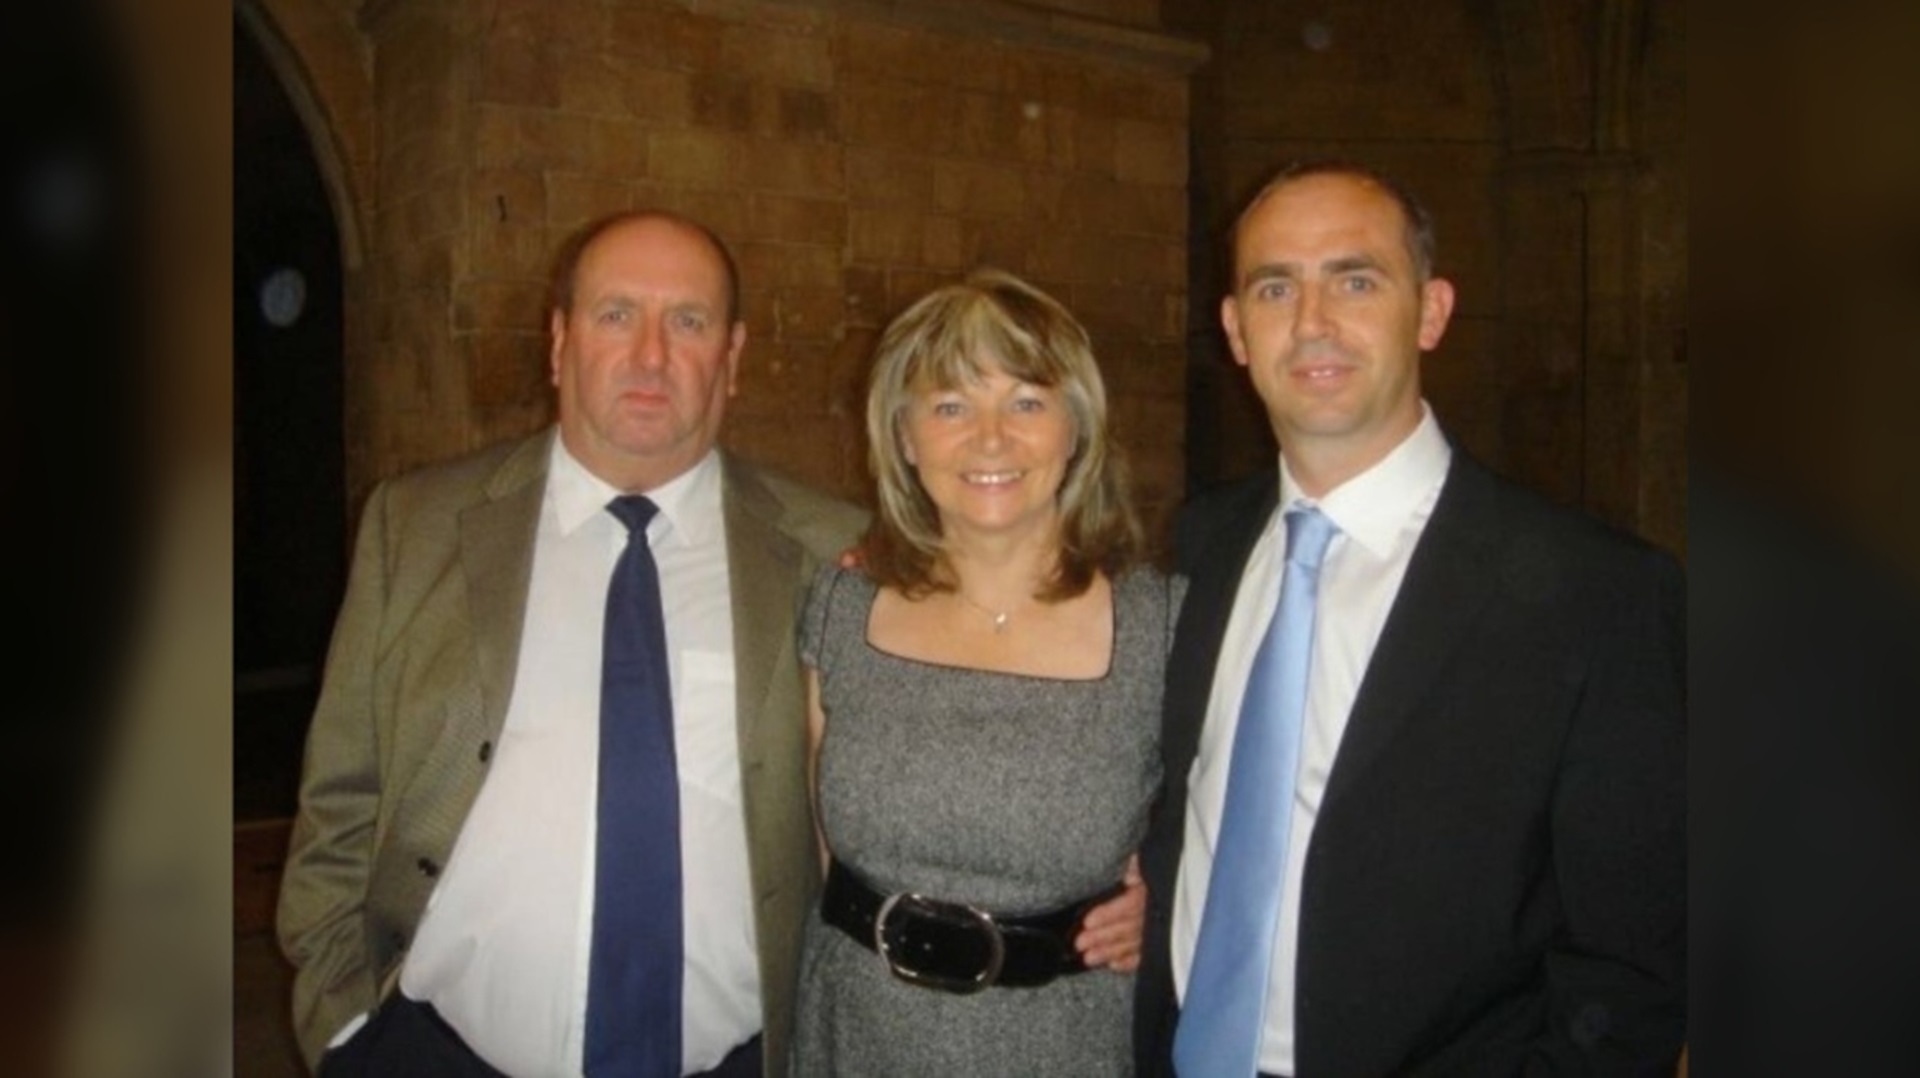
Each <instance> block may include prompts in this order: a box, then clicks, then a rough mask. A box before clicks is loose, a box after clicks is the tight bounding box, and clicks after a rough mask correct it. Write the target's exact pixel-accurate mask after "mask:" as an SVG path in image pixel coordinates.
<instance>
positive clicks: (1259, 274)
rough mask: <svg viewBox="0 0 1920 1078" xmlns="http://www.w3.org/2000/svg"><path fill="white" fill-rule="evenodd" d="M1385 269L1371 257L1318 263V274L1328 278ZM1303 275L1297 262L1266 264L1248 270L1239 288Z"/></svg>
mask: <svg viewBox="0 0 1920 1078" xmlns="http://www.w3.org/2000/svg"><path fill="white" fill-rule="evenodd" d="M1385 269H1386V267H1385V266H1384V265H1383V264H1382V263H1381V261H1380V260H1379V259H1377V258H1375V257H1373V256H1372V255H1341V256H1339V257H1338V258H1329V259H1327V260H1326V261H1325V262H1322V263H1320V272H1321V273H1322V274H1325V275H1326V276H1328V277H1335V276H1338V275H1340V274H1342V273H1354V272H1357V271H1361V270H1374V271H1382V272H1384V271H1385ZM1301 276H1303V273H1302V271H1301V267H1300V263H1298V262H1266V263H1263V264H1261V265H1258V266H1255V267H1253V268H1252V269H1250V270H1248V271H1247V272H1246V273H1245V274H1243V275H1242V276H1241V278H1240V286H1241V287H1242V288H1245V287H1247V286H1249V285H1254V284H1258V283H1259V282H1261V281H1272V280H1297V279H1299V278H1300V277H1301Z"/></svg>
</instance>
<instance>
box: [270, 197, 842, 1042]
mask: <svg viewBox="0 0 1920 1078" xmlns="http://www.w3.org/2000/svg"><path fill="white" fill-rule="evenodd" d="M551 333H552V353H551V361H552V375H553V381H554V384H555V385H556V387H557V388H558V390H559V424H558V426H557V429H555V430H550V431H546V432H543V433H541V434H538V435H536V436H534V437H531V438H528V439H525V440H523V441H519V442H516V443H513V444H509V445H504V446H499V447H496V448H493V449H490V450H486V451H483V452H481V453H479V454H476V455H474V456H470V457H467V458H465V459H462V460H459V461H455V462H452V463H449V464H442V465H439V466H436V467H431V468H428V469H424V470H422V471H419V472H416V473H413V474H410V475H407V476H403V477H401V478H399V479H396V480H393V481H390V482H388V483H385V484H383V485H382V486H381V487H380V488H379V489H378V490H377V491H376V492H375V493H374V495H373V496H372V498H371V499H370V500H369V502H368V505H367V509H366V512H365V515H364V520H363V522H362V526H361V530H360V537H359V545H358V549H357V550H356V552H355V557H354V568H353V573H352V577H351V580H350V583H349V585H348V589H347V595H346V599H345V602H344V604H343V606H342V610H341V613H340V617H339V622H338V625H337V627H336V629H335V635H334V641H333V647H332V651H331V654H330V656H329V658H328V663H327V674H326V680H325V685H324V687H323V691H322V694H321V699H320V703H319V706H318V708H317V710H316V712H315V714H314V718H313V725H312V731H311V734H310V735H309V740H308V747H307V759H306V769H305V775H304V778H303V782H302V789H301V808H300V814H299V818H298V819H297V821H296V823H295V827H294V833H293V840H292V848H291V851H290V853H289V856H288V862H287V870H286V877H285V883H284V885H283V890H282V896H281V904H280V914H279V930H280V935H281V940H282V944H283V947H284V948H285V950H286V953H287V955H288V956H289V958H290V959H291V960H292V962H293V964H294V965H295V967H296V969H297V972H296V976H295V985H294V996H295V1000H294V1007H295V1025H296V1028H297V1032H298V1034H299V1038H300V1042H301V1046H302V1048H303V1049H304V1052H305V1054H306V1056H307V1059H308V1061H309V1062H310V1063H313V1064H315V1065H321V1063H322V1058H323V1054H324V1055H325V1066H326V1068H327V1069H328V1070H329V1071H333V1072H347V1073H390V1074H391V1073H487V1072H488V1071H489V1070H500V1071H507V1072H509V1073H525V1074H534V1073H538V1074H565V1073H573V1074H578V1073H580V1072H581V1069H582V1040H583V1034H582V1022H583V1014H584V1010H585V996H586V993H587V977H586V975H585V963H586V959H585V956H586V953H587V940H588V934H589V926H590V923H591V921H592V916H591V902H590V901H588V899H589V898H590V895H591V892H592V880H593V877H594V869H595V865H594V856H593V851H594V846H593V842H592V841H591V836H592V834H593V819H594V812H595V809H594V805H595V801H594V797H595V782H594V779H593V776H594V767H595V761H596V759H597V756H596V752H597V749H596V744H597V743H596V740H595V731H596V729H597V728H598V726H599V718H598V716H599V710H598V708H599V699H600V644H601V636H600V634H601V618H602V616H603V613H604V611H605V605H604V604H605V602H606V596H607V590H608V583H607V582H608V579H609V574H610V573H611V572H612V571H613V567H614V564H615V561H616V559H617V558H618V557H619V556H620V551H621V549H622V547H623V545H624V544H625V542H626V540H627V534H628V533H627V531H626V528H625V526H624V525H623V524H622V523H621V521H620V520H618V519H616V518H615V517H614V516H613V515H612V514H611V513H609V512H607V511H605V507H606V506H607V504H608V502H609V500H610V499H612V498H614V497H615V496H617V495H620V494H622V493H642V492H644V493H646V494H647V495H649V496H650V497H651V498H652V500H653V501H654V502H655V503H657V504H658V506H659V514H658V517H657V518H656V519H655V520H654V521H653V522H652V525H651V527H650V528H649V529H648V537H649V538H650V542H651V546H652V548H653V553H654V556H655V558H656V560H657V561H658V564H659V570H658V572H659V579H660V593H661V601H662V605H663V607H664V612H665V613H664V616H665V623H666V627H667V643H668V652H669V656H670V657H669V669H670V670H671V672H672V676H671V681H672V690H671V692H672V697H673V716H674V718H673V722H674V727H675V733H674V737H675V740H676V742H677V744H676V747H675V752H676V760H677V769H678V772H679V780H680V782H679V785H680V791H681V793H680V802H681V811H680V814H679V821H680V824H679V829H680V831H681V833H682V834H683V835H684V836H685V841H683V842H682V844H681V845H682V848H683V850H684V856H683V860H684V861H685V863H686V868H685V872H684V893H685V902H684V906H685V910H686V930H685V936H686V944H685V969H686V977H685V996H684V1011H685V1018H686V1021H685V1027H684V1028H685V1036H684V1040H683V1048H684V1066H683V1068H681V1069H679V1070H677V1071H676V1072H675V1073H688V1074H692V1073H700V1072H704V1071H709V1070H713V1071H714V1072H715V1073H724V1074H758V1073H760V1072H761V1070H762V1062H761V1060H762V1056H764V1059H765V1068H766V1070H767V1071H769V1072H771V1073H779V1072H780V1071H782V1070H783V1069H784V1068H783V1064H784V1060H785V1043H786V1034H787V1028H788V1023H789V1022H790V1020H791V1019H790V1015H791V1011H792V1006H791V995H792V990H793V982H794V977H795V966H796V963H797V961H798V953H799V935H800V930H801V925H802V923H803V919H804V918H805V916H806V915H807V913H808V911H809V909H810V899H811V898H812V896H813V894H814V891H815V888H816V886H817V882H818V875H819V866H818V864H817V862H816V858H815V853H814V838H813V834H814V832H813V822H812V815H811V810H810V807H809V800H808V797H807V793H806V790H807V786H806V769H805V760H806V732H805V731H806V727H805V723H804V721H803V717H804V715H805V713H806V712H805V702H804V698H803V690H802V682H801V679H800V675H799V670H798V667H797V665H796V659H795V654H794V649H795V644H794V635H793V618H794V613H795V610H796V608H797V604H798V602H799V600H800V598H801V597H802V596H803V594H804V591H805V588H806V586H807V582H808V581H809V580H810V579H811V577H812V575H813V571H814V569H815V567H816V566H817V565H818V564H819V563H820V561H821V560H822V559H825V558H830V557H833V556H835V555H836V554H837V553H838V552H839V551H841V550H843V549H844V548H845V547H846V546H847V545H848V544H849V543H851V542H852V541H853V539H854V537H855V536H856V535H857V534H858V530H859V528H860V527H861V525H862V523H863V520H864V516H863V514H861V513H860V512H859V511H858V510H856V509H854V508H853V507H851V506H848V505H845V504H842V503H840V502H837V501H834V500H832V499H830V498H827V497H825V496H823V495H820V494H817V493H814V492H812V491H809V490H808V489H806V488H804V487H802V486H800V485H798V484H795V483H792V482H789V481H787V480H784V479H782V478H780V477H778V476H775V475H773V474H771V473H767V472H763V471H761V470H760V469H757V468H755V467H752V466H750V465H748V464H747V463H746V462H744V461H741V460H739V459H737V458H735V457H733V456H731V455H729V454H727V453H725V452H722V451H720V450H718V449H717V448H716V439H717V436H718V433H719V429H720V422H721V418H722V414H723V412H724V407H725V403H726V401H727V399H728V398H730V397H731V396H732V395H733V392H734V388H735V377H736V374H737V371H738V365H739V360H740V354H741V349H742V347H743V345H744V343H745V339H746V329H745V326H744V324H743V323H742V322H741V321H740V319H739V315H738V286H737V283H736V278H735V271H734V268H733V262H732V259H731V257H730V256H729V255H728V254H727V252H726V249H725V247H724V246H723V245H722V244H721V242H720V241H719V240H718V239H717V238H716V237H715V236H713V234H712V233H710V232H709V231H707V230H706V229H705V228H703V227H701V226H699V225H697V224H695V223H693V222H691V221H687V220H685V219H682V218H679V217H675V216H672V215H669V214H664V213H635V214H625V215H620V216H617V217H613V218H609V219H606V220H603V221H600V222H597V223H596V224H594V225H593V226H591V227H589V228H587V229H585V230H583V231H582V232H581V233H579V234H578V235H576V236H575V237H574V239H573V240H572V241H571V242H570V243H569V245H568V246H567V248H566V249H565V250H564V251H563V253H562V256H561V258H560V259H559V262H558V265H557V268H556V275H555V280H554V296H553V303H552V315H551ZM429 898H431V900H432V901H431V902H429ZM330 1048H331V1050H329V1049H330Z"/></svg>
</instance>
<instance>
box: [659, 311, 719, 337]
mask: <svg viewBox="0 0 1920 1078" xmlns="http://www.w3.org/2000/svg"><path fill="white" fill-rule="evenodd" d="M668 318H669V319H671V321H672V324H673V328H674V329H677V330H679V331H681V332H682V333H704V332H706V329H707V326H708V325H709V324H710V322H711V321H712V320H711V319H709V318H708V317H707V313H706V312H705V311H699V310H693V309H690V308H685V307H683V308H681V309H679V310H676V311H674V312H673V313H672V314H671V315H669V316H668Z"/></svg>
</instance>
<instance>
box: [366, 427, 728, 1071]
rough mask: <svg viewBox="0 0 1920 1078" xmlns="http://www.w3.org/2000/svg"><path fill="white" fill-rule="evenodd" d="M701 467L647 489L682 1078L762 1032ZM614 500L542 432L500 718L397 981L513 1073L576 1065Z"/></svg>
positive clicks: (720, 604)
mask: <svg viewBox="0 0 1920 1078" xmlns="http://www.w3.org/2000/svg"><path fill="white" fill-rule="evenodd" d="M720 486H721V476H720V466H719V459H718V457H717V456H715V455H713V454H709V455H708V456H707V457H706V459H704V460H703V461H702V462H701V463H700V464H699V465H698V466H696V467H695V468H694V469H693V470H691V471H690V472H688V473H687V474H685V475H682V476H680V477H679V478H677V479H675V480H674V481H673V482H671V483H669V484H667V485H666V486H664V487H661V488H659V489H657V490H653V491H648V492H647V495H648V497H650V498H652V499H653V501H654V502H655V503H656V504H657V505H658V506H659V507H660V512H659V514H658V515H657V516H656V517H655V518H654V520H653V521H652V523H651V524H650V525H649V526H648V529H647V538H648V541H649V543H650V544H651V546H652V549H653V554H654V558H655V560H656V561H657V562H658V564H659V569H660V590H661V598H662V602H663V604H664V606H665V610H664V613H665V617H666V626H667V647H668V651H669V653H670V662H671V667H672V674H671V676H672V679H673V719H674V739H675V753H676V756H677V761H678V771H679V778H680V831H681V843H680V849H681V860H682V878H683V887H684V895H685V917H686V921H685V938H686V977H685V982H684V995H683V999H684V1008H683V1013H684V1034H683V1036H684V1040H683V1044H684V1054H685V1069H686V1073H696V1072H699V1071H703V1070H707V1069H709V1068H711V1067H712V1066H714V1065H715V1064H716V1063H718V1062H719V1061H720V1059H721V1058H722V1057H723V1056H725V1055H726V1053H727V1052H728V1051H729V1050H731V1049H732V1048H733V1047H735V1046H736V1045H738V1044H740V1043H741V1042H743V1041H745V1040H747V1039H748V1038H749V1037H751V1036H753V1035H754V1034H755V1033H757V1032H759V1031H760V974H759V963H758V955H757V951H756V948H755V940H754V927H753V905H752V887H751V886H750V885H749V882H748V871H747V836H746V824H745V817H744V816H743V815H742V808H741V798H740V764H739V745H738V738H737V734H736V722H735V714H734V667H733V617H732V608H731V606H730V605H729V598H728V597H729V594H730V592H729V589H728V579H727V556H726V542H725V528H724V523H723V517H722V514H721V508H720ZM619 494H620V491H618V490H616V489H615V488H613V487H611V486H609V485H608V484H606V483H605V482H603V481H601V480H600V479H599V478H597V477H595V476H594V475H593V474H592V473H590V472H588V471H587V470H586V468H584V467H583V466H582V465H580V464H579V463H578V462H577V461H576V460H574V459H573V457H572V456H571V455H570V454H568V453H567V451H566V449H565V447H564V446H563V445H562V443H561V440H560V439H559V438H557V437H556V438H555V439H554V443H553V457H552V460H551V463H550V466H549V471H548V479H547V488H546V494H545V498H544V501H543V503H542V505H541V509H540V522H539V528H538V535H537V538H536V540H535V544H534V555H533V577H532V580H531V582H530V584H529V587H528V591H527V612H526V622H525V626H524V629H523V631H522V633H521V639H520V656H519V666H518V673H517V674H516V676H515V680H514V689H513V699H512V701H511V703H510V704H509V705H508V708H507V716H506V724H505V727H504V729H502V730H501V733H500V738H499V741H498V743H497V744H496V745H495V746H494V752H493V757H492V761H491V763H490V765H489V772H488V775H487V778H486V781H485V783H484V784H483V785H482V786H481V788H480V793H479V796H478V798H477V799H476V800H475V802H474V805H473V810H472V811H471V812H470V813H469V814H468V816H467V819H466V822H465V824H464V825H463V826H462V828H461V831H460V837H459V839H458V841H457V842H456V843H455V845H454V849H453V854H452V856H451V857H449V858H448V861H447V864H446V866H445V868H444V870H443V871H442V873H441V875H440V878H439V882H438V883H437V885H436V886H435V888H434V892H433V896H432V898H431V899H430V900H429V902H428V904H427V911H426V914H425V916H424V917H423V918H422V920H421V924H420V929H419V932H418V934H417V935H416V937H415V939H414V943H413V947H412V949H411V950H410V951H409V953H408V956H407V960H406V965H405V968H404V969H403V971H402V973H401V977H400V987H401V989H402V990H403V991H405V992H406V994H407V995H408V996H409V997H411V998H413V999H417V1000H422V1001H425V1002H429V1003H431V1004H433V1006H434V1008H435V1009H436V1010H438V1011H439V1012H440V1014H441V1015H442V1016H443V1017H445V1019H446V1020H447V1021H448V1022H449V1023H450V1024H451V1025H452V1026H453V1028H454V1029H455V1030H457V1031H458V1032H459V1034H460V1036H461V1037H462V1038H463V1039H464V1040H465V1041H466V1042H467V1044H468V1045H469V1046H471V1047H472V1048H473V1050H474V1051H475V1052H477V1053H478V1054H479V1055H480V1056H481V1057H482V1058H484V1059H486V1060H487V1061H488V1062H489V1063H491V1064H493V1065H494V1066H495V1067H498V1068H499V1069H501V1070H503V1071H506V1072H507V1073H509V1074H514V1075H577V1074H579V1073H581V1058H582V1049H583V1046H584V1041H585V1033H586V1006H587V975H588V966H589V959H590V955H591V946H590V943H591V939H592V931H593V908H592V907H593V878H594V877H593V874H594V835H595V822H594V820H595V804H596V800H595V799H596V789H595V787H596V784H597V783H596V778H595V775H596V772H597V764H598V756H599V725H600V652H601V633H602V628H603V626H604V623H605V620H606V598H607V584H608V581H609V580H610V578H611V576H612V573H613V568H614V563H615V562H616V561H617V560H618V559H619V557H620V553H621V551H622V549H623V548H624V547H625V545H626V542H627V529H626V527H625V525H623V524H622V523H621V522H620V521H619V520H618V519H616V518H615V517H614V516H613V514H611V513H609V512H607V511H606V506H607V503H608V502H610V501H612V500H613V498H615V497H616V496H618V495H619Z"/></svg>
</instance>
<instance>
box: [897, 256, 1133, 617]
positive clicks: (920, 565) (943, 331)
mask: <svg viewBox="0 0 1920 1078" xmlns="http://www.w3.org/2000/svg"><path fill="white" fill-rule="evenodd" d="M996 368H997V369H998V370H1000V371H1003V372H1005V373H1006V374H1007V375H1008V376H1009V377H1012V378H1015V379H1018V380H1020V381H1022V382H1027V383H1030V384H1032V385H1038V386H1046V387H1049V388H1053V389H1057V390H1058V391H1059V392H1060V395H1061V396H1062V398H1064V399H1065V401H1066V404H1067V410H1068V414H1069V415H1070V416H1071V417H1072V419H1073V426H1074V447H1073V452H1072V454H1071V455H1070V457H1069V459H1068V461H1067V468H1066V474H1065V476H1064V477H1063V478H1062V479H1061V482H1060V490H1059V493H1058V494H1057V495H1056V499H1057V502H1058V506H1059V518H1060V552H1059V562H1058V564H1057V565H1056V567H1055V569H1054V573H1053V576H1052V578H1051V579H1050V580H1049V582H1048V583H1047V585H1046V586H1045V587H1044V588H1042V589H1041V591H1040V592H1039V593H1038V595H1037V596H1036V597H1037V598H1039V599H1042V600H1045V601H1058V600H1061V599H1070V598H1072V597H1074V596H1076V595H1079V594H1081V593H1083V592H1085V591H1086V590H1087V587H1088V585H1090V584H1091V583H1092V582H1093V578H1094V575H1095V574H1096V573H1105V574H1107V575H1108V576H1109V577H1112V576H1116V575H1118V574H1119V573H1121V572H1122V571H1124V570H1126V569H1128V568H1130V567H1132V566H1133V565H1134V564H1136V563H1137V562H1138V561H1139V560H1140V557H1141V548H1142V540H1141V530H1140V521H1139V518H1138V516H1137V515H1136V514H1135V512H1134V508H1133V503H1132V500H1131V498H1130V497H1129V494H1128V490H1127V477H1126V467H1125V463H1124V461H1123V460H1122V459H1121V455H1120V453H1119V451H1118V449H1117V447H1115V446H1114V445H1113V443H1112V440H1111V439H1110V437H1109V434H1108V429H1107V392H1106V386H1105V385H1104V384H1103V383H1102V381H1101V379H1100V368H1099V366H1098V364H1096V363H1095V361H1094V358H1093V345H1092V342H1091V341H1090V340H1089V339H1088V337H1087V331H1086V330H1085V329H1083V328H1082V327H1081V325H1080V323H1079V322H1077V321H1075V320H1074V317H1073V315H1071V314H1069V313H1068V312H1067V309H1066V308H1065V307H1062V306H1061V305H1060V304H1059V303H1058V302H1057V301H1055V300H1054V299H1053V298H1052V297H1051V296H1048V295H1047V294H1046V293H1044V292H1041V291H1040V290H1039V289H1037V288H1035V287H1033V286H1032V285H1030V284H1028V283H1027V282H1025V281H1023V280H1021V279H1020V278H1018V277H1015V276H1014V275H1013V274H1011V273H1007V272H1005V271H1002V270H996V269H981V270H976V271H975V272H973V273H972V274H970V275H968V276H967V278H966V279H965V280H963V281H960V282H958V283H955V284H950V285H946V286H943V287H941V288H937V289H935V290H933V291H932V292H930V293H928V294H927V295H925V296H923V297H921V298H920V299H919V300H918V301H916V302H915V303H914V304H913V305H912V306H911V307H908V308H907V309H906V311H904V312H903V313H902V314H901V315H900V316H899V317H897V318H895V319H894V320H893V322H892V324H890V325H889V326H887V328H886V331H885V332H884V333H883V334H882V335H881V337H880V344H879V347H878V350H877V352H876V354H875V357H874V363H873V372H872V375H871V378H870V380H869V382H868V385H867V446H868V451H867V461H868V466H869V467H870V468H871V469H872V472H873V477H874V480H875V482H876V484H877V485H878V487H879V512H878V513H876V514H875V515H874V518H873V523H872V524H871V525H870V526H869V527H868V529H867V536H866V539H865V540H864V542H863V544H862V545H863V547H864V549H865V553H866V564H867V571H868V572H869V573H870V574H872V576H873V577H874V579H875V580H877V581H878V582H879V583H881V584H882V585H888V586H892V587H894V588H897V589H899V590H900V591H902V592H904V593H905V594H907V595H910V596H915V597H918V596H921V595H925V594H927V593H929V592H934V591H947V590H951V589H952V588H953V583H954V582H953V581H952V579H951V573H950V572H949V571H948V570H947V569H946V568H945V566H944V562H943V560H942V556H941V546H942V536H941V529H940V513H939V510H938V509H937V508H936V507H935V506H934V504H933V499H932V498H930V497H929V496H928V495H927V491H926V487H924V486H923V485H921V482H920V477H919V474H918V473H917V472H916V471H915V469H914V468H913V466H912V465H911V464H909V463H908V462H907V456H906V448H905V444H904V442H903V433H902V418H903V416H904V415H905V413H906V410H907V407H908V405H910V404H911V403H912V401H913V399H914V396H915V394H916V391H918V390H921V389H924V388H926V387H929V386H931V387H935V388H938V389H951V388H954V387H956V386H959V385H961V384H963V383H967V382H974V381H978V380H979V379H980V378H982V377H984V376H985V375H986V374H987V373H989V372H990V371H992V370H994V369H996Z"/></svg>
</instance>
